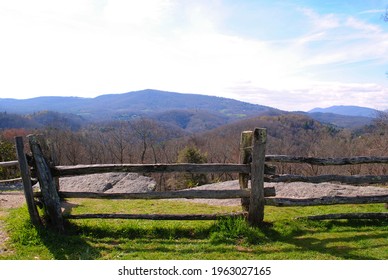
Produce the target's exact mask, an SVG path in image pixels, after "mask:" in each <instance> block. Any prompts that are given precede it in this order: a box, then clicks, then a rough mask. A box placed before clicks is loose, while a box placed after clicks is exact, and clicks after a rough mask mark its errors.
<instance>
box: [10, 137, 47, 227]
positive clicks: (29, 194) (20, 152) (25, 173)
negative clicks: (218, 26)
mask: <svg viewBox="0 0 388 280" xmlns="http://www.w3.org/2000/svg"><path fill="white" fill-rule="evenodd" d="M15 143H16V154H17V156H18V161H19V168H20V173H21V177H22V181H23V189H24V196H25V198H26V203H27V208H28V213H29V214H30V219H31V222H32V224H33V225H34V226H40V225H41V224H42V221H41V220H40V217H39V214H38V209H37V208H36V204H35V201H34V194H33V191H32V184H31V176H30V172H29V168H28V164H27V159H26V155H25V153H24V143H23V137H21V136H17V137H15Z"/></svg>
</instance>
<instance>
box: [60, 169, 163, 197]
mask: <svg viewBox="0 0 388 280" xmlns="http://www.w3.org/2000/svg"><path fill="white" fill-rule="evenodd" d="M59 186H60V190H61V191H69V192H70V191H71V192H106V193H118V192H120V193H135V192H150V191H154V190H155V187H156V182H155V181H154V180H153V179H152V178H150V177H146V176H142V175H139V174H136V173H114V172H111V173H104V174H91V175H83V176H74V177H64V178H60V179H59Z"/></svg>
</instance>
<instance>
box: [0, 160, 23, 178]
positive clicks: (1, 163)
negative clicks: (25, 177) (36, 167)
mask: <svg viewBox="0 0 388 280" xmlns="http://www.w3.org/2000/svg"><path fill="white" fill-rule="evenodd" d="M12 166H19V161H17V160H11V161H0V167H12ZM21 180H22V178H13V179H6V180H0V184H12V183H17V182H20V181H21Z"/></svg>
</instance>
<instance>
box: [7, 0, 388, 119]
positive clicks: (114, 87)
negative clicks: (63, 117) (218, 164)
mask: <svg viewBox="0 0 388 280" xmlns="http://www.w3.org/2000/svg"><path fill="white" fill-rule="evenodd" d="M387 7H388V0H385V1H378V0H368V1H365V0H337V1H335V0H327V1H313V0H290V1H284V0H271V1H269V0H245V1H244V0H240V1H238V0H196V1H194V0H192V1H190V0H139V1H137V0H66V1H57V0H34V1H31V0H0V40H1V41H0V42H1V43H0V98H18V99H24V98H33V97H38V96H79V97H96V96H99V95H103V94H111V93H125V92H129V91H136V90H142V89H158V90H165V91H174V92H181V93H197V94H206V95H213V96H221V97H227V98H233V99H238V100H241V101H246V102H250V103H254V104H261V105H266V106H271V107H275V108H278V109H282V110H287V111H297V110H302V111H307V110H310V109H312V108H315V107H328V106H333V105H356V106H364V107H370V108H375V109H380V110H386V109H388V75H387V72H388V22H385V21H384V20H383V15H384V14H385V12H386V9H387Z"/></svg>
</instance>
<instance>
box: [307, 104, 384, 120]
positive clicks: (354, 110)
mask: <svg viewBox="0 0 388 280" xmlns="http://www.w3.org/2000/svg"><path fill="white" fill-rule="evenodd" d="M379 112H380V111H378V110H375V109H372V108H367V107H360V106H347V105H338V106H331V107H327V108H314V109H312V110H310V111H309V113H331V114H336V115H344V116H355V117H367V118H376V117H377V116H378V114H379Z"/></svg>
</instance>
